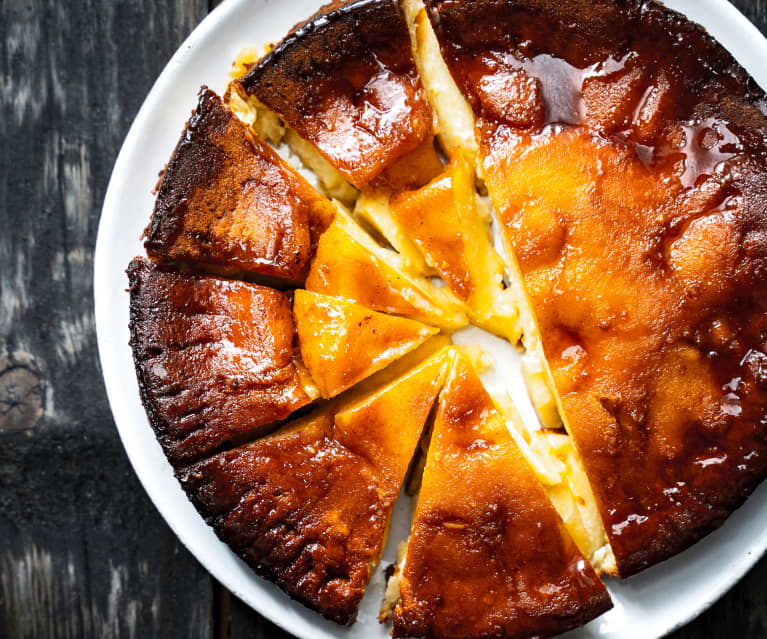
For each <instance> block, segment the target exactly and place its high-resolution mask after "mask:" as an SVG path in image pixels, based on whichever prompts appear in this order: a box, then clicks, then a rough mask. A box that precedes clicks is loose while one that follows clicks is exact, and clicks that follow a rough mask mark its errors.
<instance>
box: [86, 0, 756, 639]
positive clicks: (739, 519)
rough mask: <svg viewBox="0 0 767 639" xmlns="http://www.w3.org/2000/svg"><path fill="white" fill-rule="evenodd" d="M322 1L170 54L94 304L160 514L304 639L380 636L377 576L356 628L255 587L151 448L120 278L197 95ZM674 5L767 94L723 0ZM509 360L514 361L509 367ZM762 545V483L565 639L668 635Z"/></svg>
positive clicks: (128, 431) (202, 36) (745, 34)
mask: <svg viewBox="0 0 767 639" xmlns="http://www.w3.org/2000/svg"><path fill="white" fill-rule="evenodd" d="M321 4H323V1H322V0H290V1H289V2H288V1H285V0H228V1H227V2H225V3H224V4H223V5H222V6H220V7H219V8H218V9H216V10H215V11H213V13H211V15H210V16H209V17H207V18H206V19H205V20H204V21H203V22H202V24H200V26H199V27H197V29H196V30H195V31H194V33H192V35H191V36H189V38H188V39H187V40H186V42H184V44H183V45H182V46H181V48H180V49H179V50H178V51H177V52H176V54H175V55H174V56H173V58H172V59H171V61H170V62H169V63H168V65H167V67H166V68H165V70H164V71H163V73H162V75H161V76H160V78H159V79H158V80H157V82H156V84H155V85H154V87H153V88H152V91H151V92H150V93H149V96H148V97H147V99H146V101H145V102H144V105H143V106H142V108H141V110H140V111H139V114H138V116H137V117H136V119H135V121H134V123H133V126H132V127H131V129H130V131H129V133H128V136H127V138H126V140H125V143H124V145H123V148H122V150H121V152H120V155H119V156H118V158H117V162H116V163H115V167H114V171H113V173H112V178H111V181H110V183H109V189H108V191H107V195H106V199H105V201H104V209H103V212H102V216H101V222H100V225H99V233H98V243H97V246H96V256H95V281H94V293H95V304H96V327H97V332H98V343H99V353H100V356H101V364H102V368H103V372H104V379H105V382H106V387H107V393H108V395H109V401H110V404H111V406H112V412H113V414H114V418H115V422H116V423H117V428H118V429H119V431H120V436H121V438H122V441H123V444H124V445H125V449H126V451H127V453H128V456H129V457H130V460H131V462H132V464H133V467H134V469H135V470H136V474H137V475H138V477H139V479H140V480H141V482H142V484H143V485H144V488H145V489H146V491H147V493H149V496H150V497H151V498H152V500H153V501H154V503H155V505H156V506H157V508H158V509H159V511H160V513H161V514H162V516H163V517H164V518H165V520H166V521H167V522H168V524H169V525H170V526H171V528H172V529H173V530H174V532H175V533H176V534H177V535H178V537H179V538H180V539H181V541H182V542H183V543H184V544H185V545H186V546H187V548H189V550H190V551H191V552H192V553H193V554H194V555H195V556H196V557H197V559H199V561H200V562H201V563H202V564H203V565H204V566H205V567H206V568H207V569H208V570H209V571H210V572H211V573H213V575H214V576H215V577H216V579H218V580H219V581H220V582H221V583H222V584H224V585H225V586H226V587H227V588H229V590H231V591H232V592H233V593H234V594H236V595H237V596H238V597H240V598H241V599H242V600H244V601H245V602H246V603H248V604H249V605H251V606H252V607H253V608H255V609H256V610H258V611H259V612H260V613H261V614H263V615H265V616H266V617H268V618H269V619H271V620H272V621H274V622H275V623H277V624H279V625H280V626H282V627H283V628H285V629H286V630H288V631H290V632H292V633H293V634H294V635H296V636H298V637H301V638H303V639H331V638H333V637H343V636H346V637H349V638H361V637H365V638H368V637H381V638H382V637H386V636H388V634H387V633H388V629H387V628H384V627H382V626H379V625H378V623H377V622H376V621H375V613H376V611H377V608H378V605H379V603H380V601H381V598H382V594H383V576H382V574H381V568H379V570H378V572H377V573H376V574H375V576H374V578H373V580H372V582H371V587H370V588H369V590H368V592H367V594H366V596H365V598H364V600H363V603H362V607H361V611H360V616H359V620H358V621H357V623H356V624H354V625H353V626H352V627H350V628H340V627H339V626H337V625H335V624H333V623H331V622H328V621H325V620H324V619H322V618H321V617H320V616H319V615H317V614H315V613H313V612H311V611H310V610H308V609H306V608H304V607H303V606H301V605H300V604H297V603H295V602H294V601H292V600H291V599H289V598H288V597H287V596H286V595H284V594H283V593H281V592H280V591H279V590H278V589H277V588H276V587H275V586H273V585H272V584H270V583H267V582H265V581H263V580H261V579H260V578H258V577H256V576H255V575H254V574H253V573H252V572H251V571H250V570H249V569H248V568H247V566H246V565H245V564H244V563H243V562H242V561H240V560H239V559H238V558H237V557H236V556H235V555H234V554H233V553H232V552H231V551H230V550H229V548H228V547H227V546H226V545H225V544H223V543H221V542H220V541H219V540H218V538H217V537H216V536H215V534H214V533H213V530H212V529H211V528H209V527H208V526H207V525H206V524H205V523H204V522H203V520H202V519H201V518H200V516H199V515H198V514H197V512H196V511H195V510H194V508H193V507H192V505H191V503H190V502H189V501H188V500H187V499H186V497H185V495H184V493H183V492H182V490H181V488H180V486H179V484H178V483H177V482H176V480H175V478H174V477H173V473H172V471H171V467H170V465H169V464H168V462H167V461H166V460H165V457H164V456H163V453H162V451H161V449H160V446H159V444H157V442H156V441H155V438H154V435H153V433H152V430H151V428H150V426H149V423H148V422H147V418H146V416H145V414H144V409H143V407H142V405H141V401H140V399H139V392H138V385H137V382H136V376H135V372H134V368H133V360H132V356H131V351H130V348H129V346H128V338H129V334H128V295H127V293H126V292H125V289H126V286H127V278H126V276H125V268H126V267H127V265H128V262H129V261H130V260H131V258H133V257H134V256H136V255H141V254H144V250H143V246H142V243H141V241H140V239H139V238H140V236H141V233H142V231H143V229H144V227H145V226H146V224H147V223H148V220H149V217H150V214H151V211H152V206H153V199H154V198H153V196H152V194H151V191H152V188H153V187H154V186H155V183H156V182H157V173H158V171H159V170H160V169H161V168H162V167H163V166H164V164H165V162H167V160H168V158H169V157H170V154H171V152H172V150H173V148H174V146H175V144H176V141H177V139H178V137H179V135H180V132H181V130H182V128H183V126H184V123H185V121H186V119H187V118H188V117H189V113H190V111H191V109H192V107H193V106H194V104H195V100H196V94H197V91H198V89H199V87H200V85H202V84H207V85H209V86H210V87H211V88H212V89H214V90H216V91H219V92H221V91H223V89H224V88H225V86H226V84H227V82H228V75H227V72H228V69H229V66H230V63H231V61H232V60H233V59H234V56H235V54H236V53H237V52H238V51H239V50H240V49H241V48H243V47H245V46H250V45H259V44H262V43H265V42H270V41H272V42H273V41H277V40H279V39H280V38H281V37H282V36H283V35H284V34H285V33H286V32H287V31H288V30H289V28H290V27H291V26H292V25H293V24H294V23H296V22H297V21H298V20H299V19H302V18H304V17H307V16H309V15H310V14H311V13H313V12H314V11H315V10H316V9H317V8H318V7H319V6H320V5H321ZM667 4H668V5H669V6H670V7H672V8H674V9H677V10H680V11H682V12H684V13H685V14H687V15H688V16H689V17H690V18H691V19H693V20H694V21H696V22H698V23H699V24H702V25H703V26H705V27H706V28H707V29H708V30H709V32H710V33H711V34H712V35H713V36H714V37H716V38H717V39H718V40H719V41H720V42H722V43H723V44H724V45H725V47H726V48H727V49H729V50H730V51H731V52H732V54H733V55H734V56H735V57H736V58H737V59H738V61H739V62H740V63H741V64H742V65H743V66H744V67H745V68H746V69H748V70H749V71H750V73H751V74H752V75H753V76H754V78H755V79H756V80H757V82H759V84H760V85H761V86H762V87H767V67H766V66H765V65H764V64H763V61H764V60H765V59H767V40H765V39H764V38H763V37H762V35H761V34H760V33H759V32H758V30H757V29H756V28H755V27H754V26H753V25H752V24H751V23H749V22H748V21H747V20H746V19H745V18H744V17H743V16H742V15H741V14H740V13H738V11H737V10H736V9H735V8H734V7H732V6H731V5H730V4H728V3H727V2H726V0H671V1H669V2H667ZM459 340H460V341H466V342H476V341H477V340H479V341H482V342H483V343H488V345H489V342H492V349H491V350H492V352H494V353H495V354H496V357H497V358H498V361H499V362H501V361H503V362H505V366H504V367H503V369H502V370H498V371H495V372H494V374H491V375H490V376H489V377H487V380H486V381H488V383H489V384H490V385H491V386H493V387H495V386H498V385H500V384H501V383H502V382H503V383H505V384H510V386H511V389H512V395H513V396H514V397H515V399H516V400H517V401H518V402H519V403H520V404H521V406H522V411H523V413H524V417H525V418H527V419H532V418H533V416H532V415H533V413H532V409H531V407H530V406H529V402H528V401H527V398H526V394H525V391H524V387H523V385H522V382H521V378H520V376H519V371H518V367H517V364H516V356H515V354H514V352H513V350H511V349H510V348H509V347H508V345H506V344H505V343H503V342H501V341H500V340H496V339H495V338H491V337H489V336H487V334H484V333H483V332H482V331H479V330H478V329H468V330H467V331H466V332H464V333H463V334H462V335H461V336H460V337H459ZM504 353H505V354H506V355H507V356H508V358H506V357H504V355H503V354H504ZM407 525H408V522H407V505H406V504H405V503H404V502H403V500H400V502H398V505H397V509H396V511H395V521H394V524H393V528H392V535H391V539H390V542H389V545H388V547H387V549H386V553H385V555H384V560H383V561H382V562H381V565H382V566H384V565H386V564H387V563H389V562H391V561H392V560H393V557H394V555H395V554H396V542H397V541H399V539H401V538H403V537H404V536H405V535H406V534H407ZM765 548H767V486H762V487H761V488H760V489H759V490H758V491H757V492H756V493H755V494H754V495H753V496H752V497H751V498H750V499H749V500H748V502H747V503H746V505H745V506H744V507H743V508H741V509H740V510H739V511H737V512H736V513H735V514H734V515H733V516H732V517H731V518H730V519H729V520H728V521H727V523H726V524H725V526H724V527H723V528H722V529H721V530H719V531H717V532H715V533H714V534H712V535H710V536H709V537H707V538H706V539H704V540H703V541H702V542H700V543H699V544H697V545H696V546H694V547H693V548H692V549H690V550H688V551H686V552H684V553H682V554H681V555H679V556H677V557H675V558H673V559H671V560H669V561H666V562H664V563H663V564H661V565H659V566H656V567H655V568H652V569H650V570H647V571H645V572H644V573H642V574H641V575H639V576H637V577H633V578H631V579H629V580H627V581H622V582H619V581H611V582H610V583H609V584H608V587H609V589H610V593H611V594H612V597H613V600H614V602H615V608H614V609H613V610H612V611H610V612H609V613H607V614H605V615H603V616H602V617H600V618H599V619H597V620H595V621H593V622H592V623H590V624H589V625H587V626H585V627H584V628H581V629H579V630H577V631H574V632H573V633H571V634H570V635H568V636H571V637H579V638H586V637H621V638H622V639H626V638H629V637H637V638H642V639H650V638H653V637H660V636H662V635H664V634H666V633H668V632H670V631H671V630H673V629H674V628H676V627H678V626H680V625H682V624H683V623H685V622H687V621H689V620H690V619H692V618H693V617H695V616H696V615H698V614H700V613H701V612H702V611H703V610H705V609H706V608H707V607H708V606H709V605H711V604H712V603H713V602H714V601H715V600H716V599H718V598H719V597H720V596H721V595H722V594H723V593H724V592H726V591H727V590H728V589H729V588H730V587H731V586H732V585H733V584H734V583H735V582H736V581H737V580H738V579H740V577H742V576H743V574H744V573H745V572H746V571H747V570H748V569H749V568H750V567H751V566H752V565H753V564H754V563H755V562H756V561H757V559H758V558H759V557H760V556H761V555H762V554H763V552H764V551H765Z"/></svg>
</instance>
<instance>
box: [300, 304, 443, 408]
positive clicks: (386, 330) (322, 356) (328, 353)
mask: <svg viewBox="0 0 767 639" xmlns="http://www.w3.org/2000/svg"><path fill="white" fill-rule="evenodd" d="M293 316H294V318H295V322H296V330H297V332H298V342H299V345H300V348H301V359H302V360H303V362H304V364H305V365H306V367H307V369H308V370H309V373H310V374H311V376H312V379H314V381H315V382H316V383H317V386H318V387H319V389H320V393H322V396H323V397H335V396H336V395H338V394H339V393H340V392H342V391H344V390H346V389H347V388H349V387H350V386H353V385H354V384H356V383H357V382H359V381H360V380H362V379H365V378H366V377H368V376H370V375H372V374H373V373H375V372H376V371H378V370H380V369H382V368H384V367H385V366H387V365H388V364H390V363H391V362H393V361H394V360H395V359H398V358H400V357H402V356H403V355H405V353H407V352H409V351H411V350H413V349H414V348H417V347H418V346H419V345H420V344H422V343H423V342H425V341H426V340H427V339H429V338H430V337H431V336H432V335H435V334H436V333H438V332H439V329H437V328H432V327H431V326H426V325H425V324H422V323H421V322H418V321H416V320H412V319H407V318H404V317H393V316H391V315H386V314H384V313H377V312H375V311H371V310H370V309H368V308H365V307H364V306H361V305H360V304H355V303H354V302H349V301H348V300H344V299H340V298H337V297H330V296H328V295H321V294H319V293H311V292H309V291H304V290H298V291H296V292H295V297H294V300H293Z"/></svg>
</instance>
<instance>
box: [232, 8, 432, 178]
mask: <svg viewBox="0 0 767 639" xmlns="http://www.w3.org/2000/svg"><path fill="white" fill-rule="evenodd" d="M239 82H240V84H241V85H242V87H243V89H244V90H245V92H246V93H247V94H249V95H255V96H256V97H257V98H258V99H259V100H260V101H261V102H262V103H263V104H264V105H266V106H267V107H268V108H270V109H271V110H273V111H274V112H276V113H277V114H278V115H279V116H280V117H281V118H282V119H283V120H284V121H285V122H286V123H287V124H288V125H290V127H291V128H292V129H293V130H295V131H296V132H297V133H298V134H299V135H300V136H301V137H302V138H304V139H306V140H308V141H310V142H312V143H313V144H314V145H316V147H317V149H319V151H320V153H322V155H323V156H324V157H325V158H327V159H328V161H329V162H330V163H331V164H332V165H333V166H335V167H336V168H338V169H339V170H340V171H341V172H342V173H343V174H344V175H345V176H346V177H347V178H348V179H349V181H350V182H351V183H352V184H354V185H355V186H357V187H358V188H359V187H362V186H364V185H366V184H368V183H370V182H371V181H372V180H373V179H374V178H376V177H378V176H379V175H381V173H382V172H384V171H385V170H386V169H387V168H389V167H391V166H392V165H393V164H394V163H395V162H396V161H397V160H398V159H400V158H402V157H403V156H405V155H407V154H408V153H410V152H412V151H415V150H416V149H417V148H418V147H420V146H421V145H422V144H423V143H424V142H427V141H428V140H429V138H430V137H431V135H432V119H433V117H432V113H431V109H430V108H429V104H428V102H427V100H426V96H425V93H424V90H423V87H422V86H421V83H420V80H419V78H418V72H417V70H416V67H415V63H414V61H413V56H412V51H411V47H410V39H409V36H408V29H407V25H406V23H405V20H404V16H403V13H402V10H401V8H400V6H399V3H398V2H397V1H396V0H355V1H353V2H345V3H333V4H331V5H330V6H329V7H326V8H325V9H323V10H321V11H320V12H319V13H318V14H316V15H315V16H313V17H312V18H310V19H309V20H308V21H307V22H305V23H303V24H302V25H299V26H298V27H297V28H296V29H295V30H294V31H293V32H292V33H290V34H289V35H288V36H287V37H286V38H285V39H284V40H283V41H282V42H281V43H280V44H279V45H278V46H277V47H276V48H275V49H273V50H272V51H270V52H269V53H268V54H267V55H266V56H265V57H264V58H263V60H261V61H260V62H259V63H258V64H257V65H256V66H255V67H254V68H253V69H252V70H251V71H250V72H249V73H248V74H247V75H245V77H243V78H242V79H241V80H239Z"/></svg>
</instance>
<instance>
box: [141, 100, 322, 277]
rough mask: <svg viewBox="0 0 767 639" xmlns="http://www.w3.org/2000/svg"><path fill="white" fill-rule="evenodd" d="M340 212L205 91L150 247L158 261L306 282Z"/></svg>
mask: <svg viewBox="0 0 767 639" xmlns="http://www.w3.org/2000/svg"><path fill="white" fill-rule="evenodd" d="M334 212H335V207H334V206H333V205H332V204H331V203H330V202H329V201H328V200H326V199H325V198H324V197H322V196H321V195H320V194H319V193H317V192H316V191H315V190H314V188H312V186H311V185H309V184H308V183H307V182H306V180H304V178H302V177H301V176H300V175H298V173H296V172H295V171H293V170H292V169H290V168H289V167H288V166H287V165H286V164H285V163H284V162H283V161H282V160H281V159H280V157H279V156H278V155H277V153H275V152H274V151H273V150H272V149H271V148H270V147H269V145H267V144H266V143H265V142H263V141H261V140H260V139H258V138H257V137H255V136H254V134H253V133H252V132H251V131H250V130H249V129H248V127H247V126H245V125H244V124H243V123H242V122H240V121H239V120H238V119H237V118H236V117H235V116H234V115H233V114H232V113H231V111H229V109H227V108H226V107H225V106H224V105H223V104H222V102H221V99H220V98H219V97H218V96H217V95H216V94H215V93H213V91H211V90H209V89H206V88H204V87H203V89H202V90H201V91H200V97H199V103H198V105H197V108H196V109H195V111H194V113H193V114H192V117H191V118H190V119H189V122H188V124H187V126H186V129H185V130H184V133H183V134H182V136H181V139H180V140H179V142H178V145H177V146H176V150H175V151H174V153H173V157H171V159H170V162H169V163H168V167H167V169H166V170H165V174H164V176H163V180H162V184H161V186H160V190H159V193H158V195H157V201H156V203H155V210H154V215H153V217H152V223H151V224H150V226H149V229H148V233H147V239H146V243H145V245H146V249H147V251H148V253H149V255H150V257H152V258H155V259H160V260H165V261H179V262H189V263H198V264H200V263H201V264H205V265H209V266H212V267H215V268H216V269H218V270H220V271H222V272H226V273H232V274H243V273H244V274H249V273H253V274H259V275H268V276H274V277H280V278H284V279H286V280H289V281H292V282H302V281H303V280H304V278H305V277H306V274H307V271H308V269H309V262H310V260H311V258H312V255H313V253H314V247H315V246H316V244H317V240H318V239H319V236H320V234H321V233H322V231H324V230H325V228H327V225H328V224H329V223H330V221H331V220H332V218H333V215H334Z"/></svg>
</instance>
